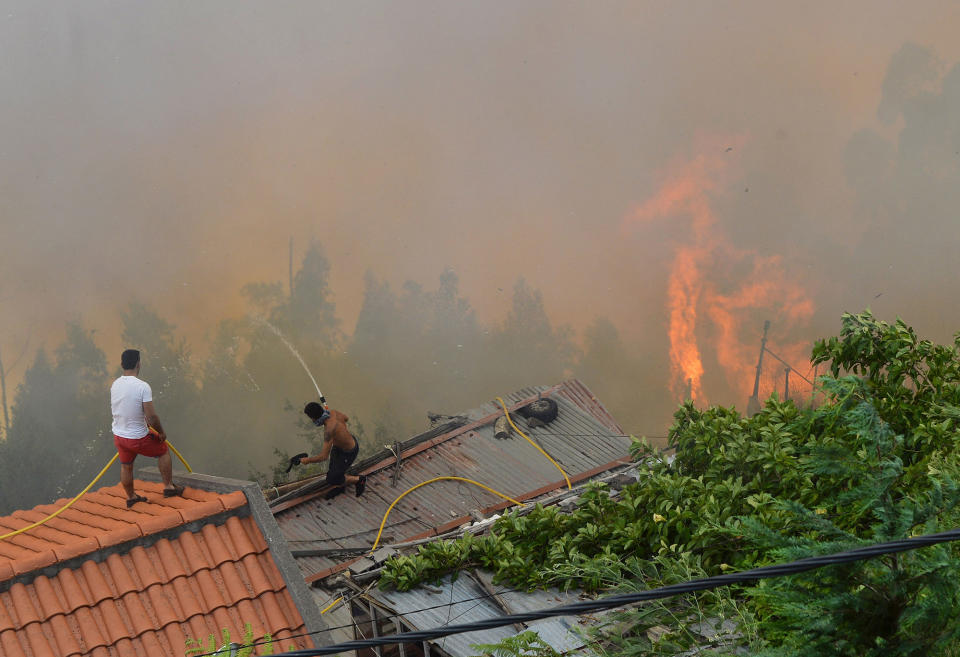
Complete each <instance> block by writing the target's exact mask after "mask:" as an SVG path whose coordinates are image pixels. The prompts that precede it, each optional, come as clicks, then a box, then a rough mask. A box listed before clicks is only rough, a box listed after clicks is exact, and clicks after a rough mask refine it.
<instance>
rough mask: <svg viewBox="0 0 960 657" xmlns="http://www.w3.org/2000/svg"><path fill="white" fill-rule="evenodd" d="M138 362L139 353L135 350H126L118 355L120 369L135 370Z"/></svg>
mask: <svg viewBox="0 0 960 657" xmlns="http://www.w3.org/2000/svg"><path fill="white" fill-rule="evenodd" d="M114 353H116V352H114ZM139 362H140V352H139V351H138V350H137V349H127V350H126V351H124V352H123V354H121V355H120V367H122V368H123V369H125V370H132V369H135V368H136V367H137V363H139Z"/></svg>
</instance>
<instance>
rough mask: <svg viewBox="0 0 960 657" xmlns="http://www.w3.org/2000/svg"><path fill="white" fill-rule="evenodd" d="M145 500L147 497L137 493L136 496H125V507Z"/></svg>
mask: <svg viewBox="0 0 960 657" xmlns="http://www.w3.org/2000/svg"><path fill="white" fill-rule="evenodd" d="M146 501H147V498H145V497H144V496H143V495H137V496H136V497H128V498H127V508H128V509H129V508H130V507H132V506H133V505H134V504H136V503H137V502H146Z"/></svg>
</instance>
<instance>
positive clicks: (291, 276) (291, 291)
mask: <svg viewBox="0 0 960 657" xmlns="http://www.w3.org/2000/svg"><path fill="white" fill-rule="evenodd" d="M289 263H290V298H291V299H292V298H293V235H291V236H290V258H289Z"/></svg>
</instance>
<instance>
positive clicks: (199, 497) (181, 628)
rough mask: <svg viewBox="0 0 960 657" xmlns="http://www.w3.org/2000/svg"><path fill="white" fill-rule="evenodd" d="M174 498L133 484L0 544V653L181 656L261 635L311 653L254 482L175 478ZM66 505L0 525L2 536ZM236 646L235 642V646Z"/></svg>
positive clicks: (299, 595) (300, 599)
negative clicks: (196, 646) (130, 502)
mask: <svg viewBox="0 0 960 657" xmlns="http://www.w3.org/2000/svg"><path fill="white" fill-rule="evenodd" d="M176 480H177V482H178V483H180V484H183V485H185V486H186V487H187V488H186V491H185V493H184V496H183V497H182V498H180V497H172V498H165V497H164V496H163V494H162V490H161V489H162V485H161V484H159V483H151V482H144V481H137V482H136V486H137V490H138V491H140V492H141V493H144V494H146V496H147V498H148V500H149V501H148V502H146V503H140V504H137V505H136V506H134V507H133V508H132V509H127V508H126V505H125V502H124V499H125V495H124V493H123V490H122V489H121V488H120V486H106V487H104V488H100V489H98V490H96V491H91V492H90V493H87V494H86V495H85V496H84V497H83V498H81V499H80V500H79V501H78V502H77V503H76V504H74V505H73V506H72V507H71V508H69V509H67V510H66V511H65V512H63V513H62V514H61V515H60V516H58V517H57V518H54V519H53V520H51V521H49V522H48V523H46V524H45V525H42V526H40V527H36V528H33V529H31V530H29V531H27V532H24V533H22V534H19V535H17V536H13V537H11V538H8V539H4V540H2V541H0V654H2V655H4V656H5V657H27V656H30V657H34V656H36V657H39V656H49V657H54V656H57V657H61V656H62V657H67V656H70V657H72V656H74V655H94V656H95V657H108V656H126V655H131V656H133V655H181V654H184V651H185V649H186V640H187V639H199V640H203V641H205V640H206V637H207V636H209V635H210V634H213V635H214V636H216V637H217V638H218V640H219V637H220V636H221V630H222V629H224V628H226V629H228V630H229V631H230V634H231V636H232V637H234V638H239V637H242V636H243V634H244V625H245V624H247V623H249V624H250V625H251V626H252V630H253V633H254V637H255V638H258V639H259V638H261V637H263V636H264V635H265V634H267V633H269V634H270V635H271V636H272V637H273V639H274V641H277V640H279V641H281V645H282V646H283V648H284V649H286V648H288V647H289V646H291V645H293V646H296V647H297V648H306V647H313V645H314V643H313V642H312V641H310V640H309V639H308V638H306V637H299V638H293V637H294V635H301V634H303V633H304V632H308V631H314V630H319V629H322V628H323V621H322V620H321V619H320V616H319V613H318V612H317V610H316V605H315V603H314V602H313V599H312V596H311V595H310V593H309V591H307V589H306V586H305V585H304V583H303V580H302V579H301V578H300V576H299V572H298V570H297V568H296V565H295V564H294V562H293V560H292V557H291V556H290V553H289V551H287V548H286V546H285V544H284V543H283V540H282V537H280V534H279V530H278V529H277V527H276V524H275V522H274V520H273V516H272V514H271V513H270V511H269V509H268V508H267V507H266V504H265V502H264V500H263V497H262V494H261V493H260V490H259V488H258V487H257V486H256V484H252V483H249V482H239V481H234V480H229V479H221V478H217V477H208V476H204V475H183V476H177V477H176ZM67 501H68V500H66V499H64V500H59V501H58V502H56V503H54V504H50V505H43V506H38V507H36V508H34V509H32V510H25V511H17V512H15V513H14V514H12V515H10V516H7V517H3V518H0V534H6V533H7V532H8V531H11V530H16V529H19V528H22V527H25V526H27V525H29V524H31V523H32V522H35V521H37V520H40V519H42V518H43V517H45V516H47V515H48V514H50V513H51V512H53V511H55V510H56V509H58V508H60V507H61V506H63V505H64V504H65V503H66V502H67ZM240 640H242V639H240Z"/></svg>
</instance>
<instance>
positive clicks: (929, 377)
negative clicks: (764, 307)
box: [381, 312, 960, 656]
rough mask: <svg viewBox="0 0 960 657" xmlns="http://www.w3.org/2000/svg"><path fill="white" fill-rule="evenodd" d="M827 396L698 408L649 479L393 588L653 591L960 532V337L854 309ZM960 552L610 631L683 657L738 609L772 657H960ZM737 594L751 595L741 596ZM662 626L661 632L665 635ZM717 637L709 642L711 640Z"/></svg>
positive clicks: (805, 579) (838, 342)
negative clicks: (443, 580)
mask: <svg viewBox="0 0 960 657" xmlns="http://www.w3.org/2000/svg"><path fill="white" fill-rule="evenodd" d="M813 356H814V360H815V362H818V363H829V366H830V371H831V376H826V377H822V378H821V380H820V385H821V386H822V390H823V394H824V403H823V404H822V405H821V406H820V407H818V408H815V409H810V408H804V409H799V408H797V407H796V406H795V405H794V404H793V402H791V401H786V402H781V401H779V400H778V399H777V398H776V397H773V398H771V399H770V400H768V402H767V403H766V405H765V406H764V408H763V409H762V410H761V411H760V412H759V413H757V414H756V415H754V416H753V417H744V416H741V415H740V414H739V413H738V412H736V411H735V410H733V409H729V408H723V407H711V408H707V409H703V410H700V409H697V408H695V407H694V406H693V404H692V403H690V402H688V403H686V404H684V405H683V406H681V407H680V408H679V409H678V410H677V412H676V414H675V416H674V419H675V422H674V425H673V427H672V428H671V430H670V435H669V440H670V445H671V446H672V447H674V448H675V449H676V458H675V460H674V462H673V463H672V464H667V463H665V462H663V461H661V460H659V459H657V458H655V455H654V454H653V452H652V450H651V449H650V448H649V446H648V445H646V444H645V443H644V442H643V441H637V442H635V443H634V447H633V450H632V452H633V457H634V459H635V460H636V461H637V462H638V463H642V464H643V465H644V472H643V474H642V476H641V479H640V481H639V482H638V483H636V484H634V485H631V486H627V487H626V488H624V489H623V490H622V491H620V493H619V495H618V496H616V497H612V496H611V495H610V494H609V493H608V491H606V490H605V489H604V488H603V487H602V486H596V485H594V486H591V487H589V488H588V489H587V490H586V491H585V492H584V493H583V494H582V495H581V497H580V499H579V501H578V504H577V508H576V509H575V510H574V511H573V512H572V513H561V512H560V511H559V510H557V509H554V508H542V507H539V506H538V507H536V508H534V509H533V510H532V511H530V512H529V513H526V514H523V513H521V512H518V511H514V512H512V513H509V514H507V515H505V516H504V517H502V518H501V519H499V520H498V521H497V522H496V523H495V524H494V525H493V527H492V529H491V531H490V533H489V535H487V536H484V537H481V538H471V539H467V540H464V541H460V542H458V541H453V542H446V543H444V544H443V545H442V546H441V545H438V546H433V545H430V544H427V545H424V546H422V547H421V548H420V549H419V551H418V553H417V554H414V555H411V556H408V557H398V558H396V559H393V560H391V561H389V562H388V563H387V564H386V568H385V571H384V577H383V579H382V580H381V584H382V585H383V586H396V587H398V588H409V587H410V586H414V585H416V583H417V582H418V581H423V580H425V579H433V578H438V577H439V576H441V575H442V574H444V573H445V572H449V571H450V570H452V569H457V568H462V567H464V566H467V565H469V566H475V565H476V566H481V567H484V568H487V569H489V570H492V571H493V572H494V573H495V576H496V578H497V580H498V581H504V582H509V583H511V584H513V585H515V586H520V587H528V588H533V587H546V586H552V585H557V586H561V587H570V586H577V587H581V588H584V589H587V590H598V589H607V588H618V587H619V588H623V586H624V585H625V583H630V585H632V586H640V585H641V583H642V586H644V587H648V586H649V587H653V586H659V585H661V584H668V583H672V581H675V579H676V577H677V576H678V573H679V574H680V575H683V576H694V574H696V576H708V575H712V574H717V573H720V572H724V571H726V570H730V569H737V570H744V569H748V568H751V567H755V566H760V565H765V564H769V563H774V562H783V561H789V560H794V559H800V558H803V557H807V556H813V555H820V554H827V553H832V552H836V551H839V550H844V549H850V548H853V547H857V546H862V545H867V544H873V543H876V542H881V541H891V540H897V539H902V538H905V537H909V536H915V535H919V534H928V533H933V532H937V531H943V530H945V529H952V528H955V527H956V526H957V524H958V520H960V483H958V482H960V451H958V449H957V447H958V444H957V443H958V440H960V434H958V432H957V422H958V421H960V336H958V338H957V339H955V341H954V344H952V345H947V346H943V345H934V344H932V343H930V342H929V341H926V340H921V339H919V338H918V337H917V336H916V334H915V332H914V331H913V330H912V329H910V328H909V327H907V326H906V325H905V324H904V323H903V322H902V321H900V320H898V321H897V322H895V323H894V324H892V325H890V324H887V323H885V322H881V321H878V320H876V319H875V318H874V317H873V316H872V315H871V314H870V313H869V312H867V313H863V314H860V315H849V314H848V315H844V316H843V319H842V331H841V333H840V336H839V337H837V338H831V339H828V340H824V341H820V342H818V343H817V345H816V346H815V348H814V352H813ZM958 556H960V550H958V548H957V547H956V546H955V545H954V544H944V545H941V546H938V547H930V548H925V549H923V550H916V551H911V552H908V553H903V554H900V555H896V556H890V557H885V558H878V559H872V560H869V561H864V562H856V563H853V564H846V565H843V566H836V567H831V568H824V569H819V570H816V571H812V572H810V573H806V574H802V575H797V576H794V577H789V578H780V579H773V580H765V581H764V582H763V583H761V584H759V585H757V586H755V587H750V588H747V589H742V590H741V589H737V590H734V591H733V592H732V593H728V594H723V595H726V596H727V597H723V595H719V597H716V596H715V597H710V596H707V595H704V594H700V595H699V597H695V598H692V599H691V598H685V599H675V600H671V601H669V602H666V603H664V604H662V605H648V606H645V607H643V608H641V609H639V610H631V611H629V612H626V614H625V615H624V616H623V617H622V618H621V619H620V620H621V621H622V623H627V625H628V627H627V629H626V630H623V627H622V626H621V627H620V629H619V630H617V631H611V627H607V628H606V632H607V633H606V634H603V633H602V632H601V636H603V637H604V638H605V640H606V641H607V642H608V643H607V645H608V646H613V647H616V648H617V652H618V654H623V653H631V652H632V653H634V654H638V655H639V654H674V653H677V652H682V651H683V650H687V649H689V648H690V646H691V645H693V644H694V643H696V644H697V645H699V647H701V648H702V647H704V645H706V644H708V643H709V641H707V642H706V644H705V643H704V642H703V638H702V636H703V635H702V634H700V635H698V634H697V633H692V632H691V631H690V628H691V627H693V626H694V625H697V626H702V623H703V622H704V620H705V619H708V620H711V621H713V620H723V619H731V618H732V619H734V621H735V623H736V626H737V628H738V632H739V634H740V636H741V637H742V645H741V646H735V647H730V646H727V647H723V646H713V648H711V649H712V650H714V651H719V652H723V651H724V650H727V649H728V648H729V649H731V650H732V649H734V648H741V647H743V645H749V646H750V647H751V650H753V651H754V652H755V653H756V654H762V655H777V656H786V655H831V656H834V655H837V656H839V655H844V656H846V655H851V656H852V655H920V654H931V655H936V654H951V653H950V651H951V650H952V651H955V650H956V648H957V645H958V642H960V629H958V628H960V590H958V589H957V588H956V587H955V586H954V583H955V582H956V581H957V580H958V578H960V559H958ZM730 596H733V597H730ZM654 627H662V628H663V631H658V632H656V633H655V634H656V637H654V638H651V636H652V635H651V634H650V633H649V630H651V628H654ZM698 636H699V637H700V638H699V639H698V638H697V637H698Z"/></svg>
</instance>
